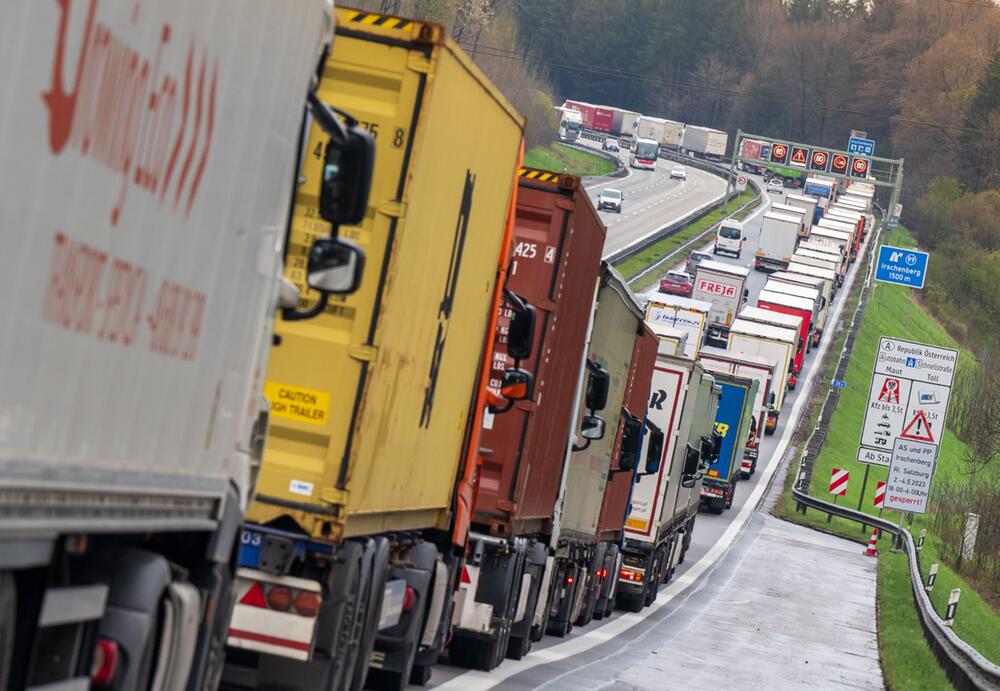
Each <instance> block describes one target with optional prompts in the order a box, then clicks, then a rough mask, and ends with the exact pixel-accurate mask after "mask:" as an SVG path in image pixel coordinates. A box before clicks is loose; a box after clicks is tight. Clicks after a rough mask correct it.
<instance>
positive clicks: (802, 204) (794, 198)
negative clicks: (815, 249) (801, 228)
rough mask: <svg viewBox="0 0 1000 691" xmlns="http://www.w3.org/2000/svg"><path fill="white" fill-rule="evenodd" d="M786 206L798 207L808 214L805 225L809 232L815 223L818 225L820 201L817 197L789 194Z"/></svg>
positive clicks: (786, 198) (786, 197)
mask: <svg viewBox="0 0 1000 691" xmlns="http://www.w3.org/2000/svg"><path fill="white" fill-rule="evenodd" d="M785 204H787V205H788V206H795V207H798V208H800V209H802V210H803V211H805V212H806V213H805V216H806V222H805V225H806V229H807V230H808V228H809V226H811V225H812V224H813V223H816V222H817V221H818V220H819V213H818V211H820V209H819V200H818V199H817V198H816V197H813V196H811V195H808V194H791V193H789V194H786V195H785Z"/></svg>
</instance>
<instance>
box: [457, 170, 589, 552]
mask: <svg viewBox="0 0 1000 691" xmlns="http://www.w3.org/2000/svg"><path fill="white" fill-rule="evenodd" d="M604 236H605V228H604V224H603V223H602V222H601V220H600V218H599V217H598V215H597V212H596V211H595V210H594V207H593V205H592V204H591V202H590V199H589V197H588V195H587V193H586V190H584V189H583V187H582V186H581V184H580V179H579V178H577V177H575V176H572V175H557V174H555V173H548V172H544V171H538V170H532V169H523V170H522V171H521V177H520V180H519V185H518V196H517V212H516V217H515V225H514V237H513V244H514V250H513V254H512V258H511V268H510V273H509V278H508V281H507V287H508V288H509V289H510V290H512V291H514V292H515V293H517V294H519V295H521V296H522V297H524V298H525V299H526V300H528V301H529V302H530V303H531V304H532V305H534V307H535V310H536V322H535V334H536V336H535V344H534V350H533V352H532V357H531V359H530V360H528V361H522V362H521V365H520V366H521V367H522V368H523V369H525V370H528V371H529V372H532V373H533V375H534V377H535V388H534V395H533V396H532V398H531V400H529V401H520V402H518V403H516V404H514V407H513V409H511V410H509V411H508V412H506V413H503V414H499V415H493V416H490V417H488V418H487V419H486V420H485V422H484V429H483V434H482V438H481V446H482V451H481V456H482V458H483V468H482V472H481V473H480V479H479V489H478V492H477V495H476V505H475V517H474V519H473V520H474V523H475V524H477V525H478V526H480V527H479V530H481V531H483V532H489V533H491V534H493V535H496V536H498V537H504V538H509V537H512V536H514V535H549V534H550V533H551V530H552V514H553V508H554V505H555V499H556V495H557V494H558V491H559V483H560V478H561V477H562V471H563V461H564V459H565V454H566V444H567V440H568V438H569V431H570V430H569V427H570V421H571V417H572V414H573V403H574V398H575V395H576V388H577V382H578V381H579V377H580V369H581V366H582V364H583V348H584V341H585V340H586V336H587V325H588V323H589V321H590V314H591V309H592V306H593V297H594V291H595V288H596V286H597V277H598V273H599V271H600V264H601V252H602V250H603V248H604ZM508 316H509V315H501V317H500V321H499V323H498V326H497V334H496V340H495V343H496V351H495V352H496V356H495V357H494V365H493V372H492V373H491V378H492V381H491V385H493V386H494V387H496V386H498V385H499V379H500V377H501V376H502V372H503V370H504V369H505V368H506V367H508V366H509V364H508V363H509V362H511V361H510V359H509V357H508V356H507V352H506V345H505V333H506V327H507V324H508V323H509V318H508Z"/></svg>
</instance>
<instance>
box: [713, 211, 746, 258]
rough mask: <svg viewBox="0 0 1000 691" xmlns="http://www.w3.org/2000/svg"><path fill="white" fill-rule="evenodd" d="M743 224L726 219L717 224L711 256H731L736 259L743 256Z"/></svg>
mask: <svg viewBox="0 0 1000 691" xmlns="http://www.w3.org/2000/svg"><path fill="white" fill-rule="evenodd" d="M744 239H745V237H744V235H743V224H742V223H740V222H739V221H737V220H735V219H732V218H727V219H725V220H723V221H722V222H720V223H719V227H718V228H717V229H716V231H715V246H714V247H712V254H719V253H725V254H731V255H733V256H734V257H736V258H737V259H739V258H740V256H741V255H742V254H743V240H744Z"/></svg>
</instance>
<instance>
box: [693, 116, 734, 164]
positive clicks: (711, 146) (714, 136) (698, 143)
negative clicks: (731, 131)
mask: <svg viewBox="0 0 1000 691" xmlns="http://www.w3.org/2000/svg"><path fill="white" fill-rule="evenodd" d="M728 146H729V135H728V134H726V133H725V132H723V131H721V130H715V129H712V128H711V127H700V126H698V125H688V126H687V127H685V128H684V139H683V141H682V142H681V149H682V150H683V151H685V152H687V153H688V155H692V154H693V155H694V156H695V157H697V158H706V159H708V160H711V161H721V160H723V159H724V158H725V157H726V148H727V147H728Z"/></svg>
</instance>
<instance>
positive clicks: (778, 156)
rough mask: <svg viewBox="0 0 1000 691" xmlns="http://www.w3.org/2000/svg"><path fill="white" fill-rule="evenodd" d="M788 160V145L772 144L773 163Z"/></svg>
mask: <svg viewBox="0 0 1000 691" xmlns="http://www.w3.org/2000/svg"><path fill="white" fill-rule="evenodd" d="M787 161H788V146H787V145H785V144H771V163H786V162H787Z"/></svg>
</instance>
